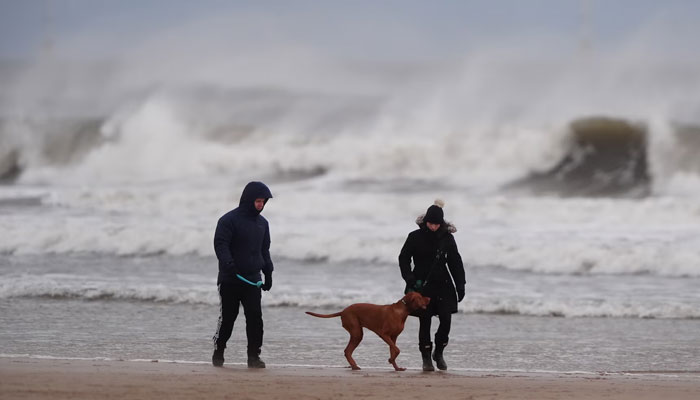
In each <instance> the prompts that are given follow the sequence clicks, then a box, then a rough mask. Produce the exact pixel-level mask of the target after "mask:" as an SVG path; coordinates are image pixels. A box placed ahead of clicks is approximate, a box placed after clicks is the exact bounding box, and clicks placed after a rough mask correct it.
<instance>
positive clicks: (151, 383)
mask: <svg viewBox="0 0 700 400" xmlns="http://www.w3.org/2000/svg"><path fill="white" fill-rule="evenodd" d="M428 397H431V398H449V399H603V398H604V399H630V400H632V399H635V400H639V399H675V400H683V399H693V400H695V399H698V398H700V373H663V374H662V373H657V374H651V373H650V374H585V373H581V374H564V373H561V374H556V373H515V372H498V373H494V372H450V371H446V372H434V373H424V372H422V371H419V370H408V371H404V372H394V371H393V370H390V369H388V368H387V369H368V370H362V371H350V370H349V369H345V368H324V367H313V366H309V367H300V366H296V367H282V366H274V365H268V368H266V369H261V370H252V369H248V368H246V367H245V366H244V365H241V364H233V365H226V366H225V367H223V368H215V367H212V366H211V365H208V364H189V363H188V364H185V363H163V362H136V361H95V360H57V359H33V358H32V359H30V358H0V398H3V399H97V398H103V399H104V398H107V399H109V398H118V399H163V398H167V399H220V398H231V399H290V398H291V399H294V400H301V399H339V398H353V399H354V398H364V399H425V398H428Z"/></svg>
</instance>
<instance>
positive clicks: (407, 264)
mask: <svg viewBox="0 0 700 400" xmlns="http://www.w3.org/2000/svg"><path fill="white" fill-rule="evenodd" d="M414 248H415V247H414V245H413V238H412V237H411V235H410V234H409V235H408V237H407V238H406V242H405V243H404V244H403V247H402V248H401V253H400V254H399V268H400V269H401V277H402V278H403V280H405V281H406V283H407V284H409V286H412V285H413V283H415V281H416V277H415V275H414V274H413V272H412V271H411V258H412V257H413V252H414Z"/></svg>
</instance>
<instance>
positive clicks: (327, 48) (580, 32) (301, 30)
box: [0, 0, 700, 60]
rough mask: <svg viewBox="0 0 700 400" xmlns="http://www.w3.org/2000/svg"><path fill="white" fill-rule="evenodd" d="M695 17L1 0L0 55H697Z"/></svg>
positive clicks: (449, 7)
mask: <svg viewBox="0 0 700 400" xmlns="http://www.w3.org/2000/svg"><path fill="white" fill-rule="evenodd" d="M698 20H700V1H694V0H686V1H681V0H664V1H658V0H500V1H499V0H471V1H470V0H461V1H460V0H453V1H447V0H432V1H425V0H395V1H382V0H367V1H365V0H352V1H351V0H347V1H334V0H328V1H321V0H316V1H304V0H288V1H258V0H238V1H234V0H230V1H224V0H198V1H190V0H184V1H178V0H41V1H40V0H0V57H2V58H5V59H7V58H11V59H17V58H19V59H22V58H36V57H38V55H41V54H42V52H46V51H47V50H49V51H50V52H51V53H52V55H53V56H56V57H61V58H71V59H75V58H78V59H82V58H87V59H96V58H97V59H99V58H106V57H107V58H109V57H115V56H117V57H118V56H120V55H122V54H124V53H129V52H131V51H132V50H133V48H135V47H136V48H138V47H144V46H143V45H144V43H153V42H154V41H155V42H156V43H160V44H163V43H168V44H169V46H170V47H172V46H177V44H178V43H181V44H182V46H183V47H188V46H190V47H191V46H201V45H206V43H208V42H212V43H218V44H214V45H212V46H214V47H216V46H223V45H222V43H226V42H227V40H228V38H229V37H230V38H235V40H236V41H238V42H241V41H245V42H246V43H248V45H251V46H263V47H264V46H266V45H270V44H272V43H274V44H276V45H277V47H279V44H280V43H283V44H289V45H294V46H304V47H307V48H313V49H314V50H315V51H323V52H325V53H328V54H332V55H335V56H338V57H343V58H349V59H363V58H366V59H389V60H391V59H404V60H405V59H408V60H412V59H415V60H422V59H435V58H444V57H447V58H450V57H459V56H460V55H463V54H465V53H468V52H469V51H470V50H471V49H472V48H474V47H475V46H479V45H481V44H483V43H485V42H499V43H509V44H511V45H513V44H514V43H517V42H518V41H538V40H541V39H545V38H546V43H547V46H553V47H555V48H556V47H559V48H561V49H567V48H576V47H577V46H586V45H588V46H591V47H592V48H593V49H597V50H599V51H605V50H606V49H611V48H612V49H614V48H615V46H616V44H618V43H621V42H629V41H630V40H632V41H634V40H638V41H640V42H645V43H646V44H645V45H646V46H649V48H650V49H651V51H658V52H667V53H669V54H674V55H677V56H686V57H689V56H696V55H693V54H692V53H698V54H700V51H698V50H700V46H699V45H698V44H699V43H700V39H699V38H700V28H699V27H700V24H698V23H697V21H698ZM149 48H150V49H151V51H152V50H153V49H154V46H153V45H151V46H150V47H149ZM155 48H157V46H155ZM182 51H183V52H184V51H188V49H185V48H183V49H182Z"/></svg>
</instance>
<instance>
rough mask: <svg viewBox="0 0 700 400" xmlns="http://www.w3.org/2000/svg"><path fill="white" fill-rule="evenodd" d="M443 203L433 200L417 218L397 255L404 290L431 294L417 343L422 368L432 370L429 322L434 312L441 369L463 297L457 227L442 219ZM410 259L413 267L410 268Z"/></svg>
mask: <svg viewBox="0 0 700 400" xmlns="http://www.w3.org/2000/svg"><path fill="white" fill-rule="evenodd" d="M443 205H444V203H442V201H440V200H436V201H435V204H434V205H432V206H430V207H429V208H428V211H427V212H426V213H425V215H421V216H419V217H418V219H417V220H416V223H417V224H418V226H419V228H418V229H416V230H415V231H413V232H411V233H409V234H408V237H407V238H406V243H404V245H403V248H402V249H401V254H400V255H399V267H400V268H401V277H402V278H403V279H404V280H405V281H406V290H405V292H410V291H414V290H415V291H418V292H420V293H421V294H423V295H424V296H427V297H430V304H429V305H428V309H427V310H426V311H425V312H424V313H422V314H420V315H418V317H419V318H420V328H419V330H418V345H419V347H420V352H421V355H422V357H423V371H434V370H435V368H433V363H432V361H431V360H430V353H431V351H432V350H433V343H432V342H431V341H430V322H431V318H432V317H433V316H435V315H437V316H438V318H439V319H440V326H439V327H438V329H437V332H436V333H435V352H434V353H433V360H435V363H436V364H437V367H438V368H439V369H441V370H446V369H447V364H446V363H445V359H444V358H443V355H442V352H443V350H444V349H445V346H447V342H448V341H449V334H450V325H451V323H452V314H453V313H456V312H457V303H458V302H460V301H462V299H463V298H464V286H465V283H466V281H465V276H464V266H463V264H462V257H461V256H460V255H459V251H458V250H457V243H455V239H454V236H452V234H453V233H455V232H457V229H456V228H455V227H454V226H453V225H452V224H450V223H447V222H445V220H444V214H443V211H442V207H443ZM411 260H413V269H411Z"/></svg>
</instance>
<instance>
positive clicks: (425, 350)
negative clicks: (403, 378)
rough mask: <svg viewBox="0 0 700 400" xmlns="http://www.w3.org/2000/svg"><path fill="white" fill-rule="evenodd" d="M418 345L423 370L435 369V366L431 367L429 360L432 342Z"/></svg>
mask: <svg viewBox="0 0 700 400" xmlns="http://www.w3.org/2000/svg"><path fill="white" fill-rule="evenodd" d="M419 347H420V355H421V357H422V358H423V371H425V372H431V371H435V367H433V362H432V360H430V351H431V350H432V349H433V344H432V343H431V344H429V345H422V346H419Z"/></svg>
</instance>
